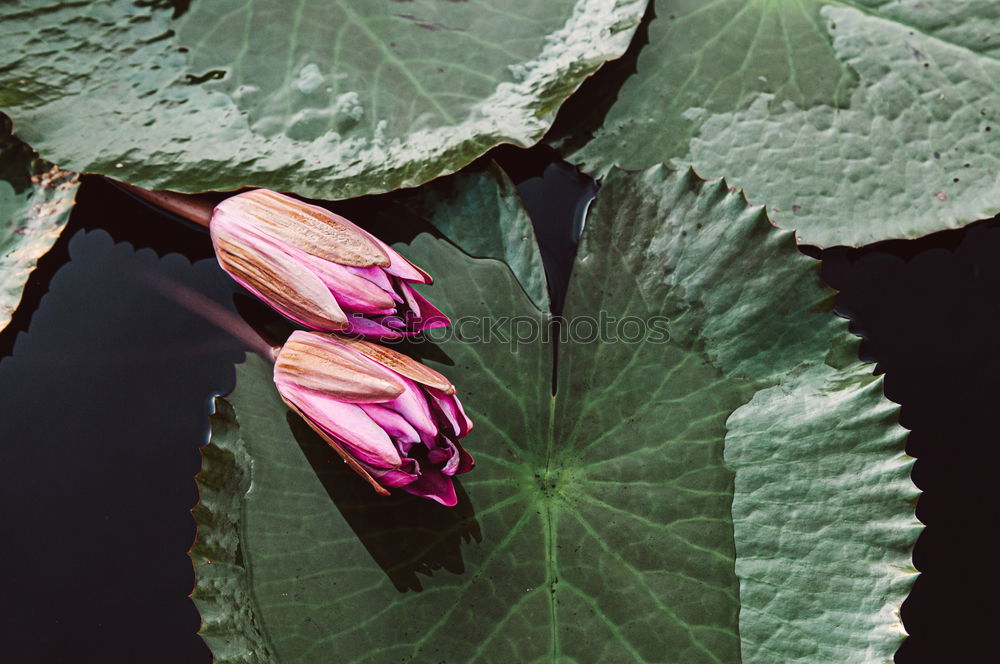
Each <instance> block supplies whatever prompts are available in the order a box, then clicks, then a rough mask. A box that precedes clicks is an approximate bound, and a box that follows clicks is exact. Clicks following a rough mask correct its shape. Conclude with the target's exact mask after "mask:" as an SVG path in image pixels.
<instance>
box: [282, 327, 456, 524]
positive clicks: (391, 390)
mask: <svg viewBox="0 0 1000 664" xmlns="http://www.w3.org/2000/svg"><path fill="white" fill-rule="evenodd" d="M274 382H275V385H276V386H277V388H278V393H279V394H281V397H282V399H283V400H284V401H285V403H286V404H288V405H289V406H290V407H291V408H292V409H293V410H294V411H296V412H297V413H298V414H299V415H301V416H302V417H303V418H304V419H305V421H306V423H307V424H309V426H310V427H312V429H313V430H314V431H316V432H317V433H318V434H319V435H320V436H322V437H323V438H324V440H326V442H327V443H328V444H329V445H330V446H331V447H332V448H333V449H334V450H335V451H336V452H337V453H338V454H340V456H341V457H342V458H343V459H344V461H345V462H346V463H347V464H348V465H349V466H350V467H351V468H352V469H354V471H355V472H357V473H358V474H359V475H361V476H362V477H363V478H364V479H366V480H367V481H368V482H369V483H370V484H371V485H372V486H373V487H374V488H375V490H376V491H378V492H379V493H383V494H386V493H388V492H389V491H388V489H390V488H394V487H398V488H400V489H402V490H404V491H407V492H409V493H412V494H416V495H418V496H423V497H425V498H430V499H432V500H435V501H437V502H439V503H441V504H442V505H448V506H451V505H454V504H455V503H456V501H457V495H456V493H455V487H454V485H453V484H452V477H454V476H455V475H458V474H460V473H465V472H468V471H469V470H471V469H472V466H473V461H472V457H471V456H469V453H468V452H466V451H465V449H464V448H463V447H462V445H461V443H459V442H458V440H459V438H462V437H464V436H465V435H466V434H467V433H468V432H469V430H470V429H471V428H472V422H471V421H470V420H469V418H468V417H466V415H465V412H464V411H463V410H462V404H461V402H460V401H459V400H458V396H456V394H455V388H454V387H453V386H452V384H451V383H450V382H448V379H447V378H445V377H444V376H442V375H441V374H439V373H438V372H436V371H434V370H433V369H431V368H429V367H427V366H424V365H423V364H421V363H419V362H417V361H415V360H412V359H410V358H408V357H406V356H405V355H402V354H400V353H397V352H395V351H393V350H389V349H388V348H384V347H382V346H378V345H376V344H373V343H369V342H367V341H359V340H350V339H344V338H342V337H337V336H336V335H327V334H319V333H318V332H305V331H301V330H300V331H298V332H293V333H292V335H291V336H290V337H289V338H288V341H286V342H285V345H284V346H282V347H281V349H280V350H278V351H277V354H276V358H275V364H274Z"/></svg>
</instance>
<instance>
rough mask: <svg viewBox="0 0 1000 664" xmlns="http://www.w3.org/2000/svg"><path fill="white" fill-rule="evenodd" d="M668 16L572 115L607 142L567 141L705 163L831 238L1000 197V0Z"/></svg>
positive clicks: (615, 154) (711, 10) (763, 3)
mask: <svg viewBox="0 0 1000 664" xmlns="http://www.w3.org/2000/svg"><path fill="white" fill-rule="evenodd" d="M655 12H656V18H655V19H654V20H653V21H652V22H651V23H650V25H649V43H648V44H646V45H645V46H644V47H643V48H642V50H641V51H640V52H639V55H638V61H637V63H636V70H637V73H635V74H634V75H632V76H631V77H629V78H628V79H627V80H626V81H625V83H624V86H623V87H622V88H621V89H620V90H618V89H610V88H609V89H604V88H602V89H596V90H589V91H587V94H588V95H590V96H591V97H593V98H594V99H597V98H614V97H615V96H616V95H617V98H616V100H615V102H614V104H612V105H611V107H610V109H609V110H608V111H607V114H606V115H604V116H600V114H599V112H596V111H595V112H593V113H590V114H589V117H588V114H587V113H586V112H584V113H583V114H582V115H580V116H579V117H573V118H569V119H568V121H567V122H566V123H565V126H573V125H574V123H575V122H580V123H583V125H584V126H589V127H590V128H591V129H592V130H593V131H594V139H593V140H592V141H590V142H589V143H586V144H584V145H582V147H580V143H581V140H580V137H579V135H577V136H570V137H565V136H563V137H558V136H553V137H552V140H553V141H555V142H560V141H562V143H563V147H564V149H565V150H568V151H572V150H574V149H575V148H577V147H579V148H580V149H579V150H578V151H576V152H575V154H574V155H573V157H572V158H573V159H574V160H577V161H580V162H582V163H583V164H584V165H585V167H586V168H587V169H589V170H591V171H593V172H597V173H601V172H604V171H606V170H607V169H608V168H610V167H611V165H612V164H616V163H617V164H621V165H623V166H624V167H627V168H636V169H640V168H646V167H648V166H650V165H652V164H656V163H660V162H661V161H668V162H670V163H673V164H674V165H677V166H682V165H688V164H690V165H693V166H694V168H695V170H696V171H697V172H698V173H700V174H701V175H703V176H706V177H719V176H725V177H726V178H727V179H728V180H729V182H730V183H731V184H733V185H735V186H738V187H741V188H743V189H744V190H745V191H746V193H747V196H748V197H749V199H750V200H751V201H752V202H754V203H760V204H766V205H767V206H768V208H769V210H770V211H771V214H772V217H773V219H774V220H775V222H776V223H778V224H779V225H780V226H782V227H785V228H794V229H796V230H797V232H798V235H799V237H800V238H801V240H802V241H803V242H805V243H807V244H814V245H818V246H831V245H836V244H847V245H861V244H866V243H870V242H874V241H877V240H884V239H888V238H897V237H905V238H910V237H916V236H919V235H924V234H926V233H930V232H933V231H937V230H941V229H944V228H953V227H958V226H961V225H964V224H966V223H968V222H970V221H975V220H977V219H981V218H985V217H991V216H993V215H995V214H996V213H997V212H998V211H1000V187H998V186H997V182H996V179H997V173H1000V156H998V155H1000V142H998V138H1000V135H998V132H1000V111H998V108H1000V90H998V88H997V84H996V81H997V80H998V79H1000V62H998V61H997V58H998V56H1000V33H998V32H997V31H996V26H997V24H998V21H1000V4H998V3H996V2H994V1H993V0H963V1H961V2H951V3H931V2H921V1H917V0H896V1H889V2H886V1H885V0H855V1H853V2H828V1H826V0H749V1H746V2H744V0H713V1H712V2H702V0H658V1H657V2H656V4H655ZM578 106H584V107H586V108H595V109H596V108H598V104H596V103H595V104H580V105H578ZM578 113H579V111H578ZM577 133H579V132H577Z"/></svg>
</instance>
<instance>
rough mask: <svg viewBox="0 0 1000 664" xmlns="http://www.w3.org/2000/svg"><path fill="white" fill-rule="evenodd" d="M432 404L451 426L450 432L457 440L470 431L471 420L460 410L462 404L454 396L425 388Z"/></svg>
mask: <svg viewBox="0 0 1000 664" xmlns="http://www.w3.org/2000/svg"><path fill="white" fill-rule="evenodd" d="M427 393H428V394H429V395H430V397H431V399H432V400H433V402H434V404H435V405H436V406H437V407H438V409H439V411H440V412H441V414H442V415H444V417H445V419H446V420H448V422H449V424H451V430H452V432H453V433H454V435H455V436H456V437H457V438H462V437H464V436H465V435H466V434H467V433H469V431H470V430H471V429H472V420H470V419H469V418H468V416H467V415H466V414H465V410H463V409H462V402H461V401H459V400H458V396H457V395H455V394H445V393H443V392H441V391H440V390H436V389H434V388H432V387H429V388H427Z"/></svg>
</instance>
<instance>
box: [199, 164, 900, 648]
mask: <svg viewBox="0 0 1000 664" xmlns="http://www.w3.org/2000/svg"><path fill="white" fill-rule="evenodd" d="M409 253H410V255H412V256H413V257H414V259H416V260H418V261H419V262H421V263H423V264H428V265H435V267H436V269H437V271H438V272H439V273H440V274H442V275H447V277H446V278H442V279H440V280H439V281H438V283H437V284H436V285H435V295H436V297H437V299H438V301H440V302H441V303H442V304H443V305H445V306H447V308H448V310H449V311H452V312H460V313H461V315H464V316H478V317H480V318H481V319H482V320H484V321H485V323H486V324H485V325H483V326H482V327H481V328H478V331H477V330H475V329H472V328H466V329H464V330H460V331H459V332H460V333H461V337H462V338H456V337H453V338H449V339H445V340H443V341H442V342H441V343H440V344H439V345H435V346H420V345H417V346H415V347H414V348H416V349H417V351H418V352H419V353H420V354H421V355H423V356H424V360H425V361H426V362H427V363H428V364H430V365H431V366H434V367H435V368H436V369H439V370H440V371H442V372H444V373H445V374H446V375H447V376H448V377H449V378H451V379H452V380H453V381H454V382H455V384H456V385H457V386H458V388H459V391H460V393H461V395H462V399H463V402H464V403H465V404H466V406H467V410H468V411H469V414H470V416H471V417H472V418H473V420H474V421H475V423H476V428H475V430H474V431H473V432H472V433H471V434H470V436H469V437H468V438H467V442H468V447H469V449H470V451H471V452H472V453H473V455H475V457H476V459H477V461H478V465H477V467H476V469H475V470H474V471H473V472H471V473H470V474H468V475H465V476H463V477H462V479H461V482H460V486H461V489H460V497H459V500H460V502H459V506H458V507H456V508H453V509H448V508H443V507H441V506H439V505H436V504H434V503H431V502H429V501H424V500H420V499H418V498H414V497H410V496H406V495H399V496H393V497H391V498H388V499H385V498H380V497H379V496H377V495H375V494H374V493H373V492H372V491H371V490H370V488H369V487H368V486H367V485H366V484H364V483H363V482H361V481H360V480H358V479H357V478H356V477H354V476H353V475H352V473H351V472H350V470H348V469H346V468H345V467H344V465H343V464H342V463H341V462H340V461H339V460H338V457H337V456H336V455H335V454H333V453H332V452H331V451H330V450H329V449H328V448H327V447H326V445H325V443H323V442H322V441H321V440H319V439H318V438H317V437H315V436H314V435H312V434H311V433H310V432H309V430H308V428H307V427H306V426H305V425H304V424H303V423H302V422H300V421H299V420H298V418H297V417H296V416H294V415H293V414H291V413H289V412H288V410H287V409H286V408H285V407H284V406H283V405H282V403H281V401H280V399H279V397H278V396H277V394H276V392H275V391H274V388H273V386H272V384H271V377H270V368H269V366H268V365H267V364H266V363H265V362H264V361H263V360H260V359H257V358H251V359H250V360H248V361H247V363H246V364H244V365H242V366H241V367H240V368H239V375H238V380H237V388H236V391H235V392H234V393H233V394H232V395H231V396H230V397H228V398H227V399H226V400H220V402H219V404H218V413H217V415H216V416H215V419H214V424H213V436H212V444H211V445H210V446H209V447H208V448H207V450H206V456H205V459H206V465H205V470H204V472H203V473H202V475H201V476H200V484H201V486H202V503H201V506H200V507H199V508H198V512H197V516H198V519H199V524H200V525H199V540H198V544H197V546H196V548H195V550H194V552H193V555H194V558H195V563H196V570H197V575H198V587H197V589H196V591H195V595H194V597H195V600H196V602H197V603H198V606H199V607H200V609H201V611H202V615H203V617H204V621H205V622H204V627H203V631H202V633H203V635H204V636H205V638H206V639H207V641H208V643H209V645H210V647H211V648H212V649H213V650H214V652H215V654H216V656H217V658H218V659H217V661H219V662H267V663H276V662H281V663H283V664H288V663H291V662H315V661H319V660H323V661H337V662H344V663H345V664H346V663H348V662H359V663H360V662H393V661H408V662H439V661H448V662H469V663H472V662H522V661H524V662H553V663H555V662H560V661H578V662H590V661H600V662H662V661H679V662H685V664H697V663H698V662H714V663H718V662H739V661H741V657H742V661H743V662H748V663H753V664H756V663H758V662H759V663H761V664H765V663H766V664H773V662H774V661H776V660H777V661H795V660H796V659H797V658H805V659H808V658H814V659H816V660H817V661H820V660H822V661H837V662H849V663H853V662H858V663H861V662H873V661H889V660H890V659H891V656H892V653H893V651H894V650H895V648H896V647H897V645H898V643H899V640H900V638H901V636H902V626H901V625H900V623H899V618H898V608H899V605H900V603H901V602H902V599H903V596H904V595H905V593H906V591H907V588H908V587H909V584H910V582H911V581H912V579H913V577H914V570H913V569H912V567H911V566H910V562H909V552H910V548H911V546H912V544H913V541H914V539H915V537H916V535H917V526H918V524H917V523H916V521H915V519H914V517H913V505H912V502H913V499H914V496H915V493H916V492H915V489H914V487H913V485H912V484H911V483H910V480H909V468H910V460H909V459H908V458H907V457H905V456H904V455H903V452H902V449H903V441H902V439H903V434H904V431H903V430H902V429H901V428H900V427H899V426H898V425H897V424H896V413H897V407H896V406H894V405H892V404H890V403H888V402H887V401H885V399H884V398H883V397H882V394H881V380H880V379H876V378H874V377H872V375H871V374H870V371H869V368H868V367H865V366H863V365H861V364H860V363H858V362H857V359H856V349H857V345H856V341H855V340H853V339H852V338H851V337H850V336H849V335H848V334H847V333H846V330H845V327H846V326H845V324H844V322H843V321H842V320H839V319H837V318H836V317H834V316H833V315H832V313H831V311H830V309H831V300H832V297H831V292H830V291H829V290H827V289H825V288H824V287H823V286H822V285H821V284H820V280H819V276H818V272H817V264H816V263H815V262H814V261H812V260H811V259H808V258H806V257H805V256H802V255H801V254H799V253H798V252H797V251H796V249H795V245H794V242H793V239H792V236H791V233H789V232H787V231H779V230H776V229H775V228H773V227H772V226H771V225H769V224H768V221H767V219H766V217H765V215H764V213H763V212H762V210H760V209H759V208H752V207H749V206H748V205H747V204H746V203H745V201H744V200H743V198H742V196H741V195H740V194H739V193H734V192H732V191H731V190H730V189H729V188H728V187H727V186H726V185H725V183H722V182H719V181H715V182H706V181H703V180H700V179H699V178H697V177H696V176H695V175H694V174H693V173H692V172H690V171H686V172H682V173H672V172H670V171H668V170H667V169H665V168H662V167H655V168H652V169H650V170H648V171H645V172H643V173H637V174H626V173H625V172H623V171H617V170H616V171H613V172H612V173H611V174H610V175H609V176H608V178H607V180H606V181H605V183H604V185H603V187H602V188H601V191H600V193H599V195H598V199H597V203H596V206H595V207H594V208H592V210H591V213H590V216H589V219H588V223H587V226H586V231H585V234H584V239H583V243H582V245H581V249H580V254H579V257H578V260H577V263H576V266H575V268H574V272H573V278H572V281H571V286H570V292H569V295H568V298H567V305H566V321H565V324H564V327H563V330H564V331H565V332H568V333H572V335H573V339H572V340H570V341H568V342H566V343H562V344H560V346H559V353H558V360H559V361H558V383H557V392H556V394H555V396H553V395H552V393H551V378H552V361H553V355H552V351H553V348H552V344H551V342H550V341H547V340H545V339H540V338H538V337H534V338H529V336H528V334H527V332H526V331H527V330H529V328H532V327H533V328H534V331H535V332H536V333H541V332H542V331H543V330H545V329H546V324H547V323H548V318H547V317H546V316H545V315H543V314H541V313H540V312H539V311H538V310H537V309H536V308H535V307H534V306H532V304H531V303H530V302H529V301H528V299H527V298H526V297H525V295H524V293H523V292H522V290H521V289H520V288H519V286H518V285H517V283H516V282H515V281H514V279H513V277H512V273H511V272H510V271H509V270H508V269H507V268H506V267H505V266H504V265H502V264H501V263H499V262H496V261H493V260H483V259H472V258H469V257H468V256H466V255H464V254H462V253H461V252H460V251H458V250H456V249H455V248H454V247H452V246H451V245H450V244H449V243H447V242H442V241H440V240H434V239H432V238H431V237H430V236H429V235H426V234H425V235H421V236H419V237H418V238H417V239H416V240H415V241H414V242H413V243H412V244H411V246H410V247H409ZM504 317H513V321H517V322H513V321H510V322H509V324H508V325H506V326H505V325H497V326H493V325H491V323H495V322H496V321H498V320H500V319H502V318H504ZM588 317H592V321H591V318H588ZM588 321H591V326H590V327H588ZM601 321H605V322H606V323H605V325H606V328H605V332H603V333H598V332H597V331H598V330H599V329H600V324H601ZM608 321H610V322H608ZM614 321H633V323H626V324H624V325H623V324H621V323H616V322H614ZM634 325H638V326H639V329H640V330H641V332H642V337H643V341H641V342H639V341H636V340H635V339H634V337H635V335H636V330H635V328H634ZM644 325H649V327H643V326H644ZM518 330H520V334H521V336H520V341H516V340H514V338H513V337H512V334H513V333H516V332H517V331H518ZM588 330H590V331H588ZM594 334H598V336H599V337H600V339H599V340H597V339H594V338H592V337H593V336H594ZM487 335H491V338H487ZM505 335H506V336H507V338H506V339H505V338H503V337H504V336H505ZM611 335H615V336H616V337H617V338H616V339H615V340H612V338H611Z"/></svg>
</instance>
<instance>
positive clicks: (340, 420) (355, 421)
mask: <svg viewBox="0 0 1000 664" xmlns="http://www.w3.org/2000/svg"><path fill="white" fill-rule="evenodd" d="M278 390H279V392H280V393H281V395H282V396H283V397H285V398H286V399H288V400H289V401H291V402H292V403H293V404H295V406H296V407H297V408H298V409H299V410H301V411H302V412H303V413H304V414H305V415H306V417H308V418H309V419H310V420H312V421H313V422H314V423H315V424H316V425H317V426H319V427H320V428H321V429H323V431H326V432H327V433H328V434H330V435H331V436H333V437H334V438H336V439H337V440H339V441H341V442H342V443H344V446H345V448H346V449H347V451H348V452H350V453H351V455H352V456H354V457H356V458H357V459H358V460H359V461H364V462H365V463H368V464H371V465H373V466H375V467H378V468H398V467H399V465H400V463H401V459H400V456H399V452H397V451H396V446H395V445H393V444H392V440H391V439H390V438H389V436H388V434H386V432H385V431H383V430H382V428H381V427H380V426H379V425H378V424H376V423H375V422H374V421H373V420H372V419H371V418H370V417H368V415H367V414H366V413H365V411H364V410H362V409H361V408H360V407H359V406H357V405H355V404H349V403H343V402H341V401H337V400H336V399H334V398H332V397H329V396H326V395H325V394H319V393H317V392H313V391H311V390H305V389H302V388H300V387H298V386H296V385H290V384H286V385H279V386H278Z"/></svg>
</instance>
